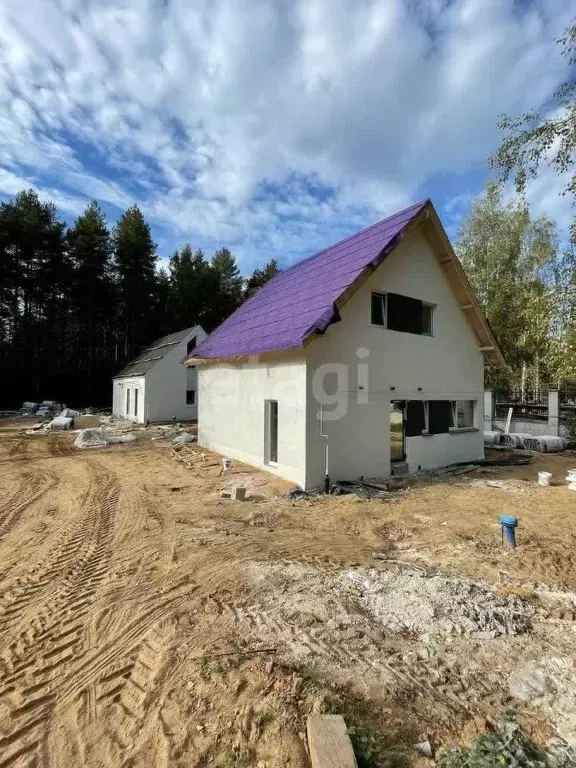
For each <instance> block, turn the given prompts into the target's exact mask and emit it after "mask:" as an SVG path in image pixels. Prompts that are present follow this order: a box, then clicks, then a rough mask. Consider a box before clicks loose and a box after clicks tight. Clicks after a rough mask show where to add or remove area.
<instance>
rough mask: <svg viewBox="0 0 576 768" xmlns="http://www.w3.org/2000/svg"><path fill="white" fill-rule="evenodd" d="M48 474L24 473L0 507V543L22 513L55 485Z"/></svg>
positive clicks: (55, 480) (54, 480)
mask: <svg viewBox="0 0 576 768" xmlns="http://www.w3.org/2000/svg"><path fill="white" fill-rule="evenodd" d="M57 482H58V481H57V478H56V476H55V475H53V474H52V473H50V472H25V473H24V474H23V475H22V477H21V479H20V482H19V484H18V488H17V489H16V490H15V491H14V493H12V494H11V496H10V497H9V498H8V499H7V501H5V502H4V503H3V504H1V505H0V541H1V540H2V539H3V538H4V536H5V535H6V534H7V533H8V531H10V529H11V528H13V527H14V526H15V525H16V523H17V522H18V520H19V518H20V516H21V514H22V512H24V510H25V509H26V508H27V507H29V506H30V504H33V503H34V502H35V501H38V499H40V498H42V496H44V495H45V494H46V493H48V491H49V490H51V489H52V488H54V486H55V485H56V484H57Z"/></svg>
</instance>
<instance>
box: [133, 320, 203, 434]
mask: <svg viewBox="0 0 576 768" xmlns="http://www.w3.org/2000/svg"><path fill="white" fill-rule="evenodd" d="M193 336H196V344H200V342H201V341H202V340H203V339H205V338H206V333H205V332H204V331H203V330H202V329H199V330H198V331H197V332H196V333H190V334H188V335H187V336H185V337H184V338H183V339H182V341H181V342H180V343H179V344H176V345H175V346H174V347H173V348H172V349H171V350H170V352H168V354H167V355H166V357H164V358H163V359H162V360H160V361H159V362H158V364H157V365H155V366H154V368H152V369H151V370H150V371H148V373H147V374H146V406H145V413H144V420H145V419H146V418H147V419H148V420H149V421H152V422H153V421H172V420H174V419H175V420H176V421H195V420H196V419H197V418H198V401H199V395H198V373H197V369H196V368H188V367H186V366H185V365H182V360H183V359H184V358H185V357H186V354H187V352H186V347H187V345H188V342H189V341H190V339H192V338H193ZM188 389H193V390H195V391H196V403H195V404H194V405H187V404H186V390H188Z"/></svg>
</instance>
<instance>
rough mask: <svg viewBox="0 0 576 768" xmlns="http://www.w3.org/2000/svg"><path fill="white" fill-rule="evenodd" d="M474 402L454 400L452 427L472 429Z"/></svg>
mask: <svg viewBox="0 0 576 768" xmlns="http://www.w3.org/2000/svg"><path fill="white" fill-rule="evenodd" d="M474 405H475V401H474V400H454V401H453V402H452V427H453V428H455V429H466V428H467V427H474Z"/></svg>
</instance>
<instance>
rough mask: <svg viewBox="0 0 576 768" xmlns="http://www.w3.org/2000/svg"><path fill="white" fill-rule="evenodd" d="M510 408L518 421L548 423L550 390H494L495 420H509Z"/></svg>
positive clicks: (543, 388)
mask: <svg viewBox="0 0 576 768" xmlns="http://www.w3.org/2000/svg"><path fill="white" fill-rule="evenodd" d="M510 408H512V418H513V419H516V420H518V421H548V388H547V387H542V388H540V389H538V390H526V389H524V390H521V389H519V388H518V389H514V388H513V389H506V390H504V389H499V390H494V418H496V419H507V418H508V411H509V409H510Z"/></svg>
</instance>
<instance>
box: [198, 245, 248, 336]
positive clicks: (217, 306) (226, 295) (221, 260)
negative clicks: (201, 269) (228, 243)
mask: <svg viewBox="0 0 576 768" xmlns="http://www.w3.org/2000/svg"><path fill="white" fill-rule="evenodd" d="M208 285H209V291H210V294H211V306H210V307H209V309H208V311H207V312H206V315H205V318H204V320H205V324H206V328H205V329H206V330H213V329H214V328H216V326H218V325H220V323H221V322H223V321H224V320H225V319H226V318H227V317H228V315H231V314H232V312H234V310H235V309H238V307H239V306H240V304H241V303H242V299H243V296H242V276H241V274H240V270H239V268H238V265H237V264H236V259H235V258H234V256H233V255H232V254H231V253H230V251H229V250H228V248H220V249H219V250H218V251H216V253H215V254H214V256H213V257H212V259H211V261H210V269H209V275H208Z"/></svg>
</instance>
